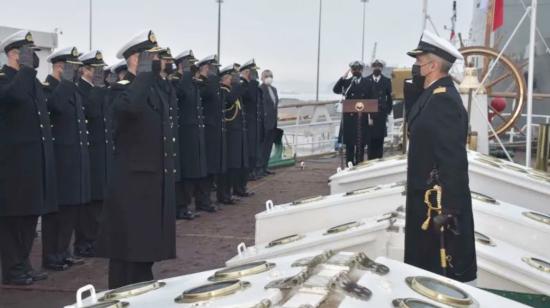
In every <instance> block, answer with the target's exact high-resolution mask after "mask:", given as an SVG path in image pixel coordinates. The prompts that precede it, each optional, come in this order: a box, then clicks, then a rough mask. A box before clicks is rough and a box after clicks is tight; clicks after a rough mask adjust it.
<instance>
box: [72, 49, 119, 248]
mask: <svg viewBox="0 0 550 308" xmlns="http://www.w3.org/2000/svg"><path fill="white" fill-rule="evenodd" d="M79 60H80V61H81V62H82V66H81V67H80V69H79V70H80V78H79V79H78V81H77V87H78V92H79V93H80V96H81V97H82V105H83V107H85V110H84V114H85V116H86V120H87V127H88V131H89V135H88V137H89V138H88V139H89V140H88V141H89V143H90V145H89V147H88V150H89V153H90V177H91V196H92V201H91V202H90V204H89V205H88V206H86V207H83V208H81V209H80V210H79V212H78V217H77V224H76V228H75V231H76V232H75V242H74V253H75V255H77V256H81V257H93V256H94V255H95V247H94V245H95V241H96V238H97V232H98V227H99V218H100V215H101V209H102V207H103V199H104V193H105V186H106V184H107V176H108V174H109V172H108V170H109V169H110V168H109V162H110V157H111V155H112V145H111V144H110V139H111V138H110V135H111V127H109V121H108V120H107V118H108V117H110V115H109V113H110V112H109V105H108V100H107V90H106V89H105V88H104V86H105V80H104V74H103V67H105V66H106V64H105V62H104V61H103V54H102V53H101V51H99V50H92V51H90V52H87V53H85V54H83V55H82V56H80V58H79Z"/></svg>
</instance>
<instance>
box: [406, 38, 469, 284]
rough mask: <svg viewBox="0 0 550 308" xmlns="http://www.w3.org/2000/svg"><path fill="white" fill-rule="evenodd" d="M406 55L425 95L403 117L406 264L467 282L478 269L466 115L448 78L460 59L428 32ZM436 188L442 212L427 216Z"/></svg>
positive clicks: (444, 43)
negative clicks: (406, 141)
mask: <svg viewBox="0 0 550 308" xmlns="http://www.w3.org/2000/svg"><path fill="white" fill-rule="evenodd" d="M408 55H410V56H411V57H415V58H416V62H415V63H414V65H413V68H412V75H413V83H414V84H416V85H417V86H418V87H421V88H423V92H422V94H421V95H420V97H419V98H418V99H417V101H416V102H415V103H414V105H413V106H412V108H411V110H410V112H409V115H408V118H407V119H408V127H409V140H410V144H409V154H408V168H407V215H406V217H407V218H406V233H405V262H406V263H408V264H411V265H414V266H417V267H420V268H422V269H425V270H428V271H431V272H434V273H437V274H444V275H445V274H446V276H447V277H449V278H452V279H455V280H458V281H462V282H470V281H473V280H475V279H476V272H477V265H476V250H475V241H474V219H473V215H472V198H471V196H470V189H469V186H468V159H467V155H466V137H467V133H468V115H467V113H466V110H465V109H464V106H463V104H462V100H461V98H460V95H459V93H458V91H457V89H456V88H455V85H454V83H453V79H452V78H451V76H449V70H450V69H451V67H452V65H453V63H454V62H455V61H456V60H457V59H461V60H462V59H463V57H462V55H461V54H460V52H459V51H458V50H457V49H456V48H455V47H454V46H453V45H452V44H450V43H449V42H447V41H446V40H444V39H442V38H439V37H437V36H436V35H434V34H432V33H430V32H428V31H425V32H424V34H423V35H422V38H421V39H420V42H419V44H418V47H417V48H416V49H414V50H412V51H410V52H408ZM436 187H440V188H441V208H442V209H441V210H440V211H436V212H434V213H431V215H428V208H427V205H426V203H424V195H425V193H426V191H427V189H432V188H436ZM437 205H438V204H437V200H432V206H434V207H436V206H437ZM442 230H443V231H442ZM443 243H444V245H443ZM442 246H444V247H442ZM443 251H445V252H446V253H443ZM445 254H446V257H443V258H441V257H440V256H441V255H445Z"/></svg>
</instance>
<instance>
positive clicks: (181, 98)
mask: <svg viewBox="0 0 550 308" xmlns="http://www.w3.org/2000/svg"><path fill="white" fill-rule="evenodd" d="M201 83H202V80H200V79H195V78H193V77H192V75H191V72H185V73H184V74H183V75H180V74H175V75H174V76H173V78H172V84H173V85H174V88H175V89H176V95H177V98H178V132H179V142H178V145H179V150H180V154H179V162H180V171H181V177H182V179H199V178H204V177H206V176H207V175H208V169H207V165H206V145H205V138H204V129H205V125H204V115H203V107H202V101H201V97H200V90H199V88H200V84H201Z"/></svg>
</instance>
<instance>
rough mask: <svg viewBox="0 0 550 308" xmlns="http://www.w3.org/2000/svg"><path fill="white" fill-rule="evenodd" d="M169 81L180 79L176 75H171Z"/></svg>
mask: <svg viewBox="0 0 550 308" xmlns="http://www.w3.org/2000/svg"><path fill="white" fill-rule="evenodd" d="M168 80H180V78H179V77H178V76H176V75H170V76H168Z"/></svg>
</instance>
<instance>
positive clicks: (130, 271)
mask: <svg viewBox="0 0 550 308" xmlns="http://www.w3.org/2000/svg"><path fill="white" fill-rule="evenodd" d="M152 268H153V262H131V261H125V260H117V259H109V286H108V287H109V289H116V288H120V287H123V286H125V285H129V284H133V283H138V282H143V281H150V280H153V270H152Z"/></svg>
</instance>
